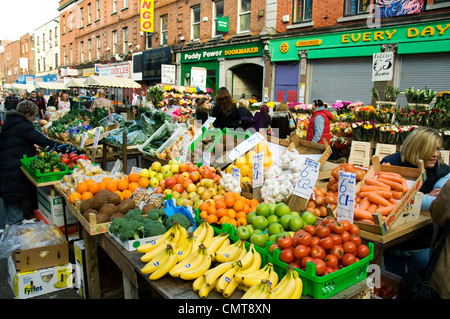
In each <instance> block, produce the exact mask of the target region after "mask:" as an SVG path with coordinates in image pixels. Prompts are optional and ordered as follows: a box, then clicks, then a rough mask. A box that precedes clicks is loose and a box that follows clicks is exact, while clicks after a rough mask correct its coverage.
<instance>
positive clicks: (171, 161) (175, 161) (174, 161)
mask: <svg viewBox="0 0 450 319" xmlns="http://www.w3.org/2000/svg"><path fill="white" fill-rule="evenodd" d="M169 164H178V160H177V159H176V158H173V159H171V160H170V161H169Z"/></svg>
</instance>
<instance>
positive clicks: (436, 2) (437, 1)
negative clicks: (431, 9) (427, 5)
mask: <svg viewBox="0 0 450 319" xmlns="http://www.w3.org/2000/svg"><path fill="white" fill-rule="evenodd" d="M444 2H450V0H434V4H438V3H444Z"/></svg>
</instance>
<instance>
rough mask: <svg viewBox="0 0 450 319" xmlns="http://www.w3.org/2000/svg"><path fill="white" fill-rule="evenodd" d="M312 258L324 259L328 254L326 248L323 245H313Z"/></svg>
mask: <svg viewBox="0 0 450 319" xmlns="http://www.w3.org/2000/svg"><path fill="white" fill-rule="evenodd" d="M309 254H310V256H311V257H312V258H319V259H324V258H325V256H326V253H325V249H323V248H322V246H319V245H316V246H312V247H311V252H310V253H309Z"/></svg>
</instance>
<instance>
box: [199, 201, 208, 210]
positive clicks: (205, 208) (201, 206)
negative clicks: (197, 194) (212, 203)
mask: <svg viewBox="0 0 450 319" xmlns="http://www.w3.org/2000/svg"><path fill="white" fill-rule="evenodd" d="M198 208H199V209H200V211H207V210H208V208H209V203H208V202H203V203H201V204H200V206H199V207H198Z"/></svg>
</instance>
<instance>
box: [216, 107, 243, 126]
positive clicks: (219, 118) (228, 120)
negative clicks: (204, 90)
mask: <svg viewBox="0 0 450 319" xmlns="http://www.w3.org/2000/svg"><path fill="white" fill-rule="evenodd" d="M211 116H212V117H215V118H216V120H215V121H214V123H213V125H214V127H218V128H220V129H222V130H224V129H225V128H226V127H228V128H229V129H230V130H234V129H235V128H236V126H237V125H238V123H239V118H240V117H239V112H238V110H237V107H236V105H234V106H233V109H232V111H231V114H229V115H225V114H223V112H222V110H221V109H220V107H219V105H217V104H216V105H215V106H214V108H213V110H212V114H211Z"/></svg>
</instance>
